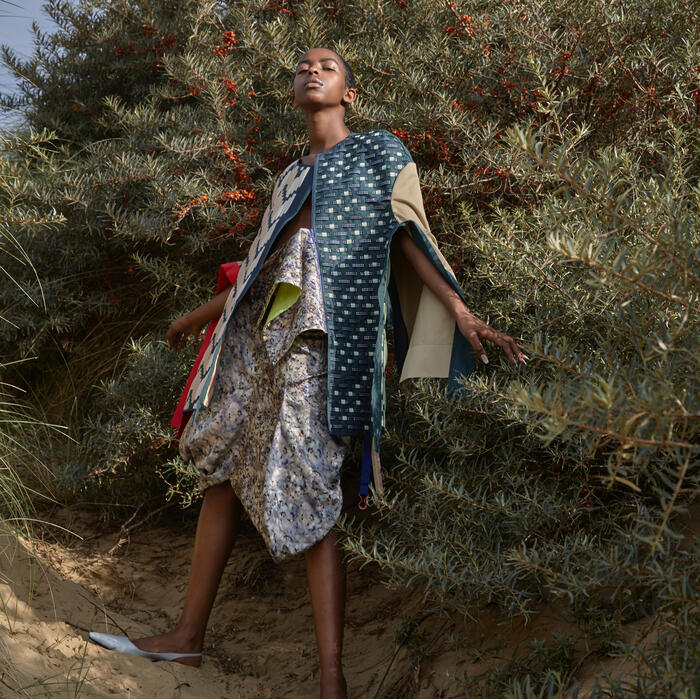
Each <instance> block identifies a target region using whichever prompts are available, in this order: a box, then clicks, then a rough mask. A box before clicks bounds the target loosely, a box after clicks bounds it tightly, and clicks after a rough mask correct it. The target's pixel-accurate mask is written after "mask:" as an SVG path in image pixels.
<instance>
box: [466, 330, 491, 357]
mask: <svg viewBox="0 0 700 700" xmlns="http://www.w3.org/2000/svg"><path fill="white" fill-rule="evenodd" d="M467 340H468V341H469V344H470V345H471V346H472V348H473V350H474V354H475V355H476V356H477V357H478V358H479V359H480V360H481V361H482V362H483V363H484V364H485V365H487V364H488V363H489V358H488V355H487V354H486V350H484V346H483V345H482V344H481V341H480V340H479V336H478V334H477V332H476V331H471V333H467Z"/></svg>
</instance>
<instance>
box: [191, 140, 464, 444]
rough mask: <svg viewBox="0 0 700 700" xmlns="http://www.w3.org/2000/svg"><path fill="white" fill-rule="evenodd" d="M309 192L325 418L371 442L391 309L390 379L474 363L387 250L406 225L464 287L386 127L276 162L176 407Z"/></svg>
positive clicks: (211, 361)
mask: <svg viewBox="0 0 700 700" xmlns="http://www.w3.org/2000/svg"><path fill="white" fill-rule="evenodd" d="M309 192H311V196H312V202H311V212H312V229H313V233H314V239H315V244H316V250H317V253H318V261H319V266H320V270H321V279H322V285H323V300H324V308H325V314H326V325H327V329H328V427H329V430H330V432H331V433H333V434H336V435H365V436H366V437H367V436H370V437H371V438H372V439H373V442H374V443H375V444H378V440H379V436H380V434H381V431H382V427H383V425H384V412H385V386H384V380H385V366H386V362H387V349H386V348H387V346H386V326H387V322H388V317H389V314H390V313H391V314H392V316H393V319H392V320H393V327H394V334H395V355H396V359H397V363H398V366H399V369H400V372H401V380H404V379H407V378H409V377H449V378H450V379H451V380H452V382H453V385H454V382H456V379H457V378H458V377H459V376H461V375H468V374H470V373H471V371H472V370H473V356H472V350H471V346H470V345H469V343H468V342H467V340H466V339H465V338H464V337H463V336H462V334H461V333H460V332H459V330H458V328H457V325H456V323H455V321H454V319H453V318H452V316H451V315H450V314H449V312H448V311H447V309H446V308H445V307H444V306H443V304H442V303H441V302H440V301H439V300H438V299H437V297H436V296H435V295H434V294H433V293H432V292H431V290H430V289H429V288H428V287H427V286H425V285H424V284H423V282H422V280H421V279H420V277H418V275H417V274H416V273H415V271H414V269H413V266H412V265H411V264H410V263H409V262H408V261H407V260H406V259H405V258H404V257H403V256H402V254H401V253H400V251H397V250H395V251H394V253H393V255H390V244H391V240H392V237H393V236H394V234H395V233H396V232H397V231H398V230H399V229H400V228H401V227H402V226H403V227H406V228H407V230H408V232H409V233H410V235H411V236H412V238H413V240H414V241H415V243H416V244H417V245H418V247H419V248H420V249H421V250H422V251H423V253H425V254H426V255H427V256H428V258H429V259H430V260H431V261H432V262H433V264H434V265H435V266H436V267H437V269H438V270H439V271H440V272H441V274H442V275H443V277H444V278H445V279H446V280H447V282H448V283H449V284H450V286H451V287H452V288H453V289H454V290H455V291H456V292H457V293H458V294H459V295H460V297H461V298H462V299H464V295H463V293H462V290H461V289H460V286H459V283H458V282H457V280H456V278H455V276H454V274H453V272H452V269H451V267H450V265H449V264H448V263H447V261H446V260H445V258H444V257H443V256H442V254H441V253H440V250H439V248H438V246H437V242H436V240H435V238H434V236H433V235H432V234H431V232H430V227H429V225H428V221H427V219H426V216H425V211H424V208H423V201H422V197H421V191H420V183H419V180H418V173H417V170H416V165H415V163H414V162H413V160H412V158H411V155H410V154H409V152H408V150H407V149H406V147H405V146H404V145H403V143H402V142H401V141H400V140H399V139H398V138H396V137H395V136H394V135H393V134H391V133H389V132H388V131H385V130H379V131H372V132H369V133H350V135H349V136H347V137H346V138H345V139H344V140H342V141H340V142H339V143H337V144H336V145H335V146H333V147H332V148H330V149H329V150H327V151H325V152H323V153H319V154H318V155H317V156H316V158H315V161H314V167H313V168H309V167H308V166H305V165H303V164H302V163H301V162H300V161H296V162H294V163H292V164H291V165H289V166H288V167H287V168H286V169H285V170H284V171H283V172H282V173H281V174H280V176H279V177H278V179H277V181H276V183H275V186H274V189H273V192H272V198H271V201H270V204H269V206H268V207H267V209H266V210H265V213H264V215H263V218H262V222H261V224H260V230H259V232H258V235H257V237H256V238H255V240H254V241H253V243H252V244H251V247H250V250H249V252H248V255H247V256H246V258H245V260H244V261H243V262H242V263H241V265H240V269H239V271H238V276H237V278H236V280H235V284H233V286H232V288H231V291H230V293H229V296H228V299H227V301H226V305H225V307H224V310H223V313H222V314H221V317H220V318H219V320H218V322H217V323H216V326H215V327H214V330H213V333H212V334H211V337H210V340H209V342H208V345H207V347H206V348H205V350H204V353H203V355H202V358H201V362H200V363H199V366H198V367H197V369H196V372H195V376H194V378H193V381H192V382H191V384H190V386H189V388H188V389H187V391H186V395H185V400H184V411H185V412H192V411H197V410H198V409H199V408H201V407H202V406H207V405H208V403H209V400H210V398H211V395H212V391H213V388H214V382H215V381H216V374H217V369H218V364H219V354H220V351H221V345H222V341H223V338H224V335H225V331H226V325H227V323H228V322H229V320H230V319H231V317H232V315H233V314H234V313H235V312H236V307H237V305H238V303H239V302H240V300H241V299H242V298H243V296H244V295H245V293H246V292H247V291H248V289H249V288H250V286H251V284H252V283H253V281H254V280H255V278H256V276H257V274H258V272H259V271H260V268H261V267H262V264H263V262H264V261H265V258H266V256H267V254H268V253H269V251H270V249H271V248H272V245H273V243H274V241H275V239H276V237H277V235H278V234H279V233H280V231H282V229H283V228H284V226H285V224H286V223H287V222H288V221H290V220H291V219H292V218H293V217H294V216H295V215H296V214H297V212H298V211H299V209H300V208H301V206H302V205H303V203H304V201H305V200H306V198H307V197H308V194H309ZM465 301H466V300H465Z"/></svg>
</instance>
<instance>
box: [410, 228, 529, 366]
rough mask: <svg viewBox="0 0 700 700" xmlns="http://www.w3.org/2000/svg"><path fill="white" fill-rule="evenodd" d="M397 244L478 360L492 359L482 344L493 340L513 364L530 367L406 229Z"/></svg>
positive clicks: (513, 346)
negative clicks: (472, 308)
mask: <svg viewBox="0 0 700 700" xmlns="http://www.w3.org/2000/svg"><path fill="white" fill-rule="evenodd" d="M396 236H397V239H398V240H397V241H396V242H397V243H398V245H400V246H401V250H402V251H403V254H404V255H405V256H406V258H407V259H408V261H409V262H410V263H411V265H413V268H414V269H415V271H416V273H417V274H418V276H419V277H420V278H421V279H422V280H423V282H424V283H425V284H426V285H427V286H428V287H429V288H430V290H431V291H432V292H433V294H435V296H436V297H437V298H438V299H439V300H440V301H441V302H442V303H443V304H444V306H445V307H446V308H447V309H448V311H449V312H450V314H451V315H452V317H453V318H454V319H455V321H456V322H457V327H458V328H459V330H460V332H461V334H462V335H463V336H464V337H465V338H466V339H467V340H468V341H469V343H470V344H471V346H472V348H473V349H474V353H475V354H476V356H477V357H478V358H479V359H481V361H482V362H484V363H485V364H486V363H488V361H489V359H488V356H487V355H486V351H485V350H484V346H483V345H482V344H481V341H482V340H490V341H491V342H492V343H496V345H499V346H500V347H501V348H502V349H503V352H505V354H506V356H507V357H508V359H509V360H510V361H511V363H512V364H516V363H518V362H522V363H523V364H526V362H527V357H526V356H525V355H524V354H523V351H522V350H521V349H520V347H518V344H517V343H516V342H515V340H513V338H511V337H510V336H509V335H506V334H505V333H501V332H499V331H497V330H495V329H494V328H491V326H489V325H488V324H487V323H484V322H483V321H482V320H480V319H478V318H477V317H476V316H475V315H474V314H473V313H472V312H471V311H470V310H469V308H468V307H467V305H466V304H465V303H464V302H463V301H462V299H461V298H460V296H459V294H457V292H456V291H455V290H454V289H452V287H451V286H450V285H449V284H448V283H447V280H446V279H445V278H444V277H443V276H442V274H440V272H439V271H438V269H437V268H436V267H435V265H433V263H432V262H431V261H430V259H429V258H428V257H427V256H426V255H425V253H423V251H422V250H421V249H420V248H419V247H418V246H417V245H416V244H415V243H414V241H413V239H412V238H411V235H410V234H409V233H408V231H406V229H405V228H402V229H401V231H399V232H398V233H397V234H396Z"/></svg>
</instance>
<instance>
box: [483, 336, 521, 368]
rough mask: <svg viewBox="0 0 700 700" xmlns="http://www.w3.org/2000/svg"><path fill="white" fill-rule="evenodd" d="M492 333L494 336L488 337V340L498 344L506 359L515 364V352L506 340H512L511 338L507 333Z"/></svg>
mask: <svg viewBox="0 0 700 700" xmlns="http://www.w3.org/2000/svg"><path fill="white" fill-rule="evenodd" d="M493 335H495V337H494V338H489V340H493V342H494V343H496V345H498V346H499V347H500V348H501V350H503V352H504V353H505V354H506V357H507V358H508V360H510V363H511V364H513V365H514V364H516V362H515V354H514V353H513V349H512V348H511V346H510V343H509V342H508V341H509V340H512V338H510V337H509V336H507V335H503V334H502V333H496V332H494V333H493Z"/></svg>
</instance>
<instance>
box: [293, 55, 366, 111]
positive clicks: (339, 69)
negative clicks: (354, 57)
mask: <svg viewBox="0 0 700 700" xmlns="http://www.w3.org/2000/svg"><path fill="white" fill-rule="evenodd" d="M354 99H355V90H354V89H352V88H348V87H346V85H345V69H344V67H343V64H342V62H341V60H340V58H338V55H337V54H336V53H335V52H334V51H331V50H330V49H310V50H309V51H307V52H306V53H305V54H304V55H303V56H302V57H301V58H300V59H299V62H298V63H297V67H296V72H295V74H294V101H293V104H294V106H295V107H304V106H307V107H311V108H313V107H316V108H321V107H332V106H335V105H339V106H340V105H342V104H343V102H346V103H349V102H352V101H353V100H354Z"/></svg>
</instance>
